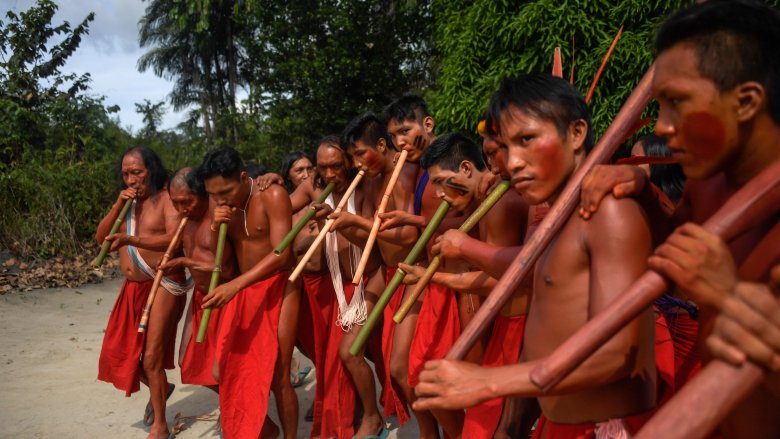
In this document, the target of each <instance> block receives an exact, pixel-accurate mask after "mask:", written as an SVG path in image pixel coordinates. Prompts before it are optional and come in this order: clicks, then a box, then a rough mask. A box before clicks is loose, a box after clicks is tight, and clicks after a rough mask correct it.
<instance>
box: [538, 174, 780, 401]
mask: <svg viewBox="0 0 780 439" xmlns="http://www.w3.org/2000/svg"><path fill="white" fill-rule="evenodd" d="M778 206H780V160H778V161H776V162H775V163H773V164H772V165H770V166H768V167H766V168H765V169H764V170H763V171H762V172H761V173H759V174H758V175H757V176H755V177H754V178H752V179H751V180H750V181H749V182H748V183H747V184H745V185H744V186H743V187H742V188H741V189H740V190H739V191H737V192H736V193H735V194H734V195H732V196H731V198H729V200H728V201H727V202H726V203H725V204H724V205H723V207H721V208H720V209H719V210H718V211H717V212H716V213H715V214H714V215H712V217H710V218H709V219H708V220H707V221H706V222H705V223H704V224H703V225H702V226H703V227H704V228H705V229H707V230H709V231H710V232H713V233H715V234H717V235H719V236H720V237H721V238H722V239H723V240H724V241H728V240H730V239H733V238H734V237H735V236H738V235H739V234H740V233H742V232H743V231H745V230H747V229H749V228H750V227H753V226H755V225H756V224H757V223H760V222H761V221H763V220H765V219H766V218H768V217H769V216H770V215H773V214H774V213H775V212H777V210H778ZM667 287H668V283H667V280H666V279H664V278H663V277H662V276H661V275H660V274H658V273H656V272H654V271H651V270H649V271H647V272H646V273H645V274H643V275H642V276H641V277H640V278H639V279H637V280H636V281H635V282H634V283H633V284H632V285H631V286H630V287H629V288H628V289H627V290H626V291H625V292H624V293H623V294H621V295H620V297H618V298H617V299H616V300H615V301H614V302H612V303H611V304H610V305H609V306H608V307H607V308H605V309H604V310H602V311H601V312H600V313H598V314H597V315H595V316H594V317H593V318H592V319H591V320H589V321H588V322H587V323H586V324H585V325H584V326H583V327H582V328H580V330H579V331H577V332H576V333H575V334H574V335H572V336H571V337H569V339H567V340H566V341H565V342H563V344H561V345H560V346H559V347H558V348H557V349H556V350H555V351H553V353H552V354H551V355H549V356H548V357H547V358H545V359H544V361H542V362H541V363H540V364H539V365H538V366H537V367H536V368H534V369H533V370H532V371H531V373H530V374H529V376H530V379H531V381H532V382H533V383H534V384H535V385H536V386H538V387H539V388H540V389H542V390H544V391H547V390H549V389H550V388H551V387H552V386H554V385H555V384H557V383H558V382H560V380H562V379H563V378H565V377H566V376H567V375H568V374H569V373H570V372H571V371H573V370H574V369H575V368H576V367H577V366H578V365H579V364H581V363H582V362H583V361H585V360H586V359H587V358H588V357H589V356H590V355H591V354H592V353H593V352H595V351H596V350H598V348H599V347H600V346H601V345H603V344H604V343H605V342H606V341H608V340H609V339H610V338H611V337H612V336H613V335H614V334H615V333H616V332H617V331H619V330H620V329H621V328H622V327H623V326H625V325H626V324H627V323H628V322H630V321H631V320H633V319H634V318H635V317H636V316H638V315H639V314H640V313H641V312H642V311H643V310H645V309H646V308H647V307H648V306H650V305H651V304H652V303H653V300H655V299H656V298H657V297H659V296H660V295H662V294H663V293H664V291H666V290H667Z"/></svg>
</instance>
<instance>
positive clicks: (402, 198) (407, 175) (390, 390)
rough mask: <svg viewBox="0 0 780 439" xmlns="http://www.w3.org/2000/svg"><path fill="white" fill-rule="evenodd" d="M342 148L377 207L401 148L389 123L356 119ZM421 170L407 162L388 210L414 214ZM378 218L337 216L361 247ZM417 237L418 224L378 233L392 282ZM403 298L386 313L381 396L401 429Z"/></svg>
mask: <svg viewBox="0 0 780 439" xmlns="http://www.w3.org/2000/svg"><path fill="white" fill-rule="evenodd" d="M341 145H342V147H343V148H345V149H346V151H347V153H348V154H349V156H350V157H351V158H352V160H353V162H354V164H355V166H356V167H361V168H363V169H364V170H365V172H366V177H367V179H368V182H367V184H363V185H362V186H361V187H360V191H361V192H362V193H363V194H364V196H365V197H367V198H368V199H369V200H371V202H372V203H373V204H372V205H373V206H378V205H379V204H380V203H381V201H382V198H383V196H384V193H385V190H386V188H387V184H388V182H389V180H390V176H391V175H392V173H393V170H394V169H395V158H396V156H397V150H396V149H395V146H394V145H393V143H392V141H390V138H389V136H388V134H387V129H386V127H385V124H384V122H382V121H380V120H379V118H378V117H377V116H376V115H374V114H373V113H365V114H363V115H360V116H358V117H356V118H354V119H353V120H352V121H350V123H349V124H347V126H346V128H345V129H344V132H343V134H342V136H341ZM417 169H418V166H417V165H415V164H412V163H408V162H407V163H405V164H404V166H403V168H402V170H401V174H400V175H399V177H398V180H397V181H396V184H395V186H394V187H393V189H392V195H391V197H390V199H389V200H388V203H387V209H388V210H396V209H398V210H400V211H405V212H411V211H412V205H413V202H414V185H415V183H416V178H417ZM331 217H336V215H333V216H331ZM373 219H374V212H373V211H366V212H363V214H362V215H359V214H351V213H347V212H342V213H341V214H339V215H338V217H337V220H336V223H335V224H334V228H335V229H337V230H339V231H340V233H342V234H343V235H344V236H347V237H348V238H349V239H350V240H352V241H354V242H356V243H360V242H365V240H366V238H367V236H368V234H369V233H370V231H371V227H372V225H373ZM417 235H418V234H417V228H416V227H414V226H402V227H398V228H394V229H391V230H385V231H382V232H380V233H379V234H378V235H377V248H378V249H379V254H380V255H381V257H382V261H383V263H384V265H385V267H387V268H386V277H387V279H388V281H389V279H390V278H392V276H393V275H394V274H395V270H396V267H397V265H398V263H399V262H400V261H402V260H403V259H404V258H405V257H406V256H407V255H408V254H409V249H410V248H411V247H412V246H413V245H414V243H415V242H416V241H417ZM402 297H403V291H400V293H399V292H396V293H395V294H394V296H393V298H392V299H391V302H390V304H389V305H388V306H387V308H385V311H384V327H383V328H382V329H383V331H382V354H383V355H382V356H383V359H384V370H385V376H384V377H381V379H383V380H384V382H383V394H382V398H381V401H382V404H383V405H384V412H383V414H384V416H392V415H397V416H398V420H399V423H400V425H404V424H405V423H406V422H407V421H408V419H409V413H408V411H407V409H406V403H405V401H404V400H403V399H401V398H399V395H398V393H397V392H396V390H395V389H396V388H397V389H399V392H400V391H401V390H400V389H401V388H402V387H401V386H400V385H399V384H398V383H394V380H393V379H392V375H391V373H390V370H391V366H390V357H391V347H392V342H393V329H394V323H393V321H392V314H391V310H394V309H397V308H398V303H399V301H400V300H401V298H402Z"/></svg>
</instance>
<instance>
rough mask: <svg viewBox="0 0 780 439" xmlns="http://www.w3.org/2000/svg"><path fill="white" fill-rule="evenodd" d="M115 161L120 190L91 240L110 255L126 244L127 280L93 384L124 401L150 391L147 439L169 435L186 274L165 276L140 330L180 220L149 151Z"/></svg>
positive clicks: (122, 254) (135, 150)
mask: <svg viewBox="0 0 780 439" xmlns="http://www.w3.org/2000/svg"><path fill="white" fill-rule="evenodd" d="M120 163H121V165H120V166H121V172H122V187H123V190H122V191H121V192H120V193H119V197H118V198H117V201H116V203H114V206H113V207H112V208H111V212H109V213H108V215H106V217H105V218H103V220H102V221H100V224H99V225H98V228H97V233H96V238H97V240H98V242H102V241H103V239H110V240H112V241H113V242H112V244H111V248H112V250H118V249H120V248H122V247H124V249H122V250H121V251H120V252H119V266H120V269H121V270H122V273H123V274H124V275H125V282H124V284H122V290H121V291H120V292H119V297H117V301H116V304H115V305H114V309H113V310H112V311H111V317H109V320H108V326H107V327H106V334H105V336H104V338H103V347H102V349H101V351H100V360H99V364H98V379H99V380H102V381H106V382H109V383H112V384H113V385H114V387H116V388H117V389H120V390H124V391H125V394H126V395H127V396H130V394H131V393H133V392H137V391H138V390H139V380H140V381H142V382H143V383H144V384H146V385H147V386H149V393H150V402H149V404H147V407H146V411H145V413H144V423H145V424H146V425H150V426H151V431H150V434H149V438H155V439H156V438H159V437H167V436H168V435H169V431H168V423H167V421H166V419H165V401H166V399H167V398H168V397H169V396H170V394H171V392H173V384H169V383H168V380H167V377H166V374H165V369H173V367H174V360H173V355H174V349H175V347H174V346H175V343H176V324H177V323H178V321H179V318H181V313H182V310H183V308H184V304H185V300H186V297H185V294H186V292H187V290H188V289H189V285H188V284H187V283H181V281H182V280H183V275H182V276H177V280H173V279H170V278H164V279H163V282H162V284H161V285H160V289H159V290H158V292H157V295H156V296H155V300H154V306H153V307H152V310H151V313H150V315H149V322H148V325H147V329H146V331H145V332H144V333H143V334H140V333H138V324H139V323H140V320H141V315H142V314H143V309H144V307H145V305H146V300H147V296H148V295H149V293H150V290H151V288H152V283H153V278H154V276H155V272H156V268H157V267H156V265H155V264H157V262H158V261H159V260H160V259H162V255H163V253H164V252H165V249H166V248H167V247H168V244H170V241H171V239H172V238H173V234H174V233H175V231H176V228H177V226H178V222H179V221H178V215H177V213H176V210H175V209H174V208H173V205H172V204H171V199H170V197H169V196H168V193H167V192H166V191H165V190H164V189H165V186H166V184H167V182H168V173H167V171H166V170H165V168H164V167H163V164H162V161H161V160H160V157H159V156H158V155H157V154H156V153H155V152H154V151H152V150H151V149H149V148H146V147H143V146H138V147H135V148H131V149H129V150H127V151H126V152H125V153H124V154H123V155H122V158H121V162H120ZM129 199H134V201H133V205H132V208H131V209H130V210H129V211H128V214H127V217H126V218H124V219H123V222H122V223H123V226H122V227H123V228H124V229H125V231H126V233H118V234H115V235H110V236H107V235H108V233H109V231H110V229H111V225H112V224H113V223H114V221H115V220H116V218H117V216H118V215H119V212H120V210H122V206H123V205H124V204H125V201H126V200H129ZM179 274H180V275H181V274H182V273H181V272H179ZM144 334H145V336H144ZM141 365H142V366H143V367H142V368H141V367H140V366H141ZM164 368H165V369H164Z"/></svg>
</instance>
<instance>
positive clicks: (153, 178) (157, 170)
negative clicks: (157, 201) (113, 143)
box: [118, 146, 170, 195]
mask: <svg viewBox="0 0 780 439" xmlns="http://www.w3.org/2000/svg"><path fill="white" fill-rule="evenodd" d="M131 153H138V155H140V156H141V160H143V161H144V166H145V167H146V170H147V171H148V172H149V187H150V188H151V193H152V195H153V194H156V193H157V192H160V191H161V190H163V189H165V184H166V183H167V182H168V177H169V176H170V173H169V172H168V170H167V169H165V165H163V162H162V159H161V158H160V156H159V155H157V153H156V152H154V150H153V149H151V148H149V147H147V146H133V147H131V148H128V149H126V150H125V152H124V153H123V154H122V157H120V158H119V166H118V169H119V186H120V187H121V188H122V189H127V184H125V181H124V180H123V179H122V161H123V160H124V159H125V157H126V156H127V155H128V154H131Z"/></svg>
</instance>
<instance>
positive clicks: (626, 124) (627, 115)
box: [446, 64, 655, 359]
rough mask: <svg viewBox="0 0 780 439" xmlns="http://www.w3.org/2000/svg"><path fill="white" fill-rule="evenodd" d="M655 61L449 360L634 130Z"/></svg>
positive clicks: (481, 326)
mask: <svg viewBox="0 0 780 439" xmlns="http://www.w3.org/2000/svg"><path fill="white" fill-rule="evenodd" d="M654 71H655V64H653V65H652V66H650V69H649V70H648V71H647V73H645V76H644V77H642V80H641V81H639V84H637V86H636V88H635V89H634V91H633V92H632V93H631V96H629V97H628V100H626V103H625V104H624V105H623V108H621V109H620V112H619V113H618V114H617V116H615V120H614V121H613V122H612V124H611V125H610V126H609V128H607V131H606V132H605V133H604V136H603V137H602V138H601V140H600V141H599V143H598V145H596V147H595V148H593V151H591V152H590V154H588V157H587V158H586V159H585V161H584V162H583V163H582V164H581V165H580V167H579V168H578V169H577V170H576V171H575V172H574V174H573V175H572V176H571V178H570V179H569V181H568V183H566V187H565V188H564V189H563V191H562V192H561V195H560V196H559V197H558V199H557V200H556V201H555V204H553V206H552V208H551V209H550V212H549V213H548V214H547V215H546V216H545V217H544V219H543V220H542V222H541V223H540V224H539V227H538V228H537V230H536V232H534V234H533V235H531V238H530V239H529V240H528V242H527V243H526V244H525V245H523V248H522V250H520V253H518V255H517V257H515V259H514V261H512V264H511V265H510V266H509V268H508V269H507V271H506V272H505V273H504V275H503V276H501V279H499V281H498V283H497V284H496V286H495V287H494V288H493V292H492V293H490V296H488V298H487V299H486V300H485V302H483V303H482V305H481V306H480V307H479V309H478V310H477V313H476V314H475V315H474V318H473V319H472V320H471V322H469V324H468V325H467V326H466V328H465V329H464V330H463V333H462V334H461V335H460V337H459V338H458V339H457V340H456V341H455V344H454V345H453V346H452V348H451V349H450V352H449V353H448V354H447V357H446V358H448V359H460V358H462V357H463V355H465V354H466V352H468V350H469V349H471V347H472V346H473V344H474V342H475V341H476V340H477V338H479V336H480V334H482V332H483V331H484V330H485V329H486V328H487V326H488V325H489V324H490V322H491V321H492V320H493V318H494V317H495V316H496V314H498V312H499V311H501V307H502V306H503V305H504V303H506V301H507V300H508V299H509V298H510V297H511V296H512V293H513V292H514V291H516V290H517V288H518V287H519V285H520V283H521V282H522V281H523V278H524V277H525V276H526V275H527V274H528V273H529V272H530V271H531V269H532V268H533V266H534V263H535V262H536V260H537V259H538V258H539V256H540V255H541V254H542V251H544V248H545V247H546V246H547V244H549V242H550V241H551V240H552V238H553V237H554V236H555V234H556V233H557V232H558V230H559V229H560V228H561V226H562V225H563V223H564V222H565V221H566V220H568V218H569V217H570V216H571V214H572V213H573V212H574V209H575V208H576V207H577V205H578V204H579V200H580V185H581V184H582V180H583V179H584V178H585V175H587V173H588V172H589V171H590V170H591V169H593V167H594V166H595V165H596V164H599V163H606V162H607V161H609V159H610V157H612V154H613V153H614V152H615V150H616V149H617V148H618V146H620V143H621V142H622V140H623V139H624V138H625V135H626V133H627V132H629V131H630V130H631V128H632V127H633V125H634V122H635V121H636V120H637V118H638V117H639V115H640V114H641V113H642V111H643V110H644V108H645V107H646V106H647V103H648V101H650V86H651V82H652V79H653V72H654Z"/></svg>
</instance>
